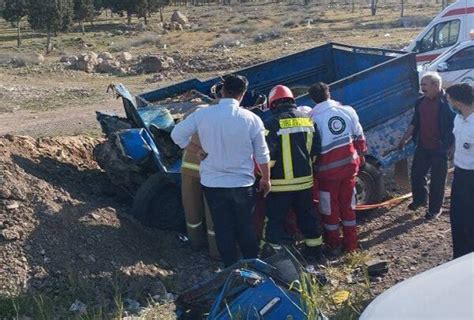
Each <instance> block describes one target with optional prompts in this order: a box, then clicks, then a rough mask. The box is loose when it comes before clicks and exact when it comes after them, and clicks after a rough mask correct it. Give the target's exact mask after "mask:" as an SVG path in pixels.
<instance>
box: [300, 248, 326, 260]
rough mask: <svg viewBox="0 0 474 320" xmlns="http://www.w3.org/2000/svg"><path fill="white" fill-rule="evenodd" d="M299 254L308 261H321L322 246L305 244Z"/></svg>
mask: <svg viewBox="0 0 474 320" xmlns="http://www.w3.org/2000/svg"><path fill="white" fill-rule="evenodd" d="M301 254H302V255H303V257H304V258H305V259H306V261H307V262H309V263H321V262H322V260H323V248H322V246H316V247H308V246H306V245H305V246H304V247H303V250H302V252H301Z"/></svg>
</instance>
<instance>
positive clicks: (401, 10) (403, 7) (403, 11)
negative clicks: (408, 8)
mask: <svg viewBox="0 0 474 320" xmlns="http://www.w3.org/2000/svg"><path fill="white" fill-rule="evenodd" d="M400 4H401V7H400V18H403V14H404V13H405V0H401V3H400Z"/></svg>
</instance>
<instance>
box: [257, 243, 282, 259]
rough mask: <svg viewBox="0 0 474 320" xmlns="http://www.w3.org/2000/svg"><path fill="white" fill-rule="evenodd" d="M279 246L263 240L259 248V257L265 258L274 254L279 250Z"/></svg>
mask: <svg viewBox="0 0 474 320" xmlns="http://www.w3.org/2000/svg"><path fill="white" fill-rule="evenodd" d="M281 248H282V247H281V246H280V245H278V244H273V243H269V242H265V243H264V244H263V246H262V247H261V249H260V259H266V258H269V257H271V256H273V255H274V254H276V253H277V252H278V251H279V250H281Z"/></svg>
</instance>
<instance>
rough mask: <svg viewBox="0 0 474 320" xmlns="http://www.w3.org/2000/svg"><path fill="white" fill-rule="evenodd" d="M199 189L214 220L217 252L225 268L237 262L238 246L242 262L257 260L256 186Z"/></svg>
mask: <svg viewBox="0 0 474 320" xmlns="http://www.w3.org/2000/svg"><path fill="white" fill-rule="evenodd" d="M202 188H203V190H204V195H205V196H206V200H207V203H208V205H209V211H210V212H211V216H212V220H213V221H214V232H215V233H216V242H217V249H218V250H219V253H220V255H221V257H222V260H223V262H224V265H225V266H226V267H228V266H230V265H231V264H233V263H235V262H237V260H238V258H239V253H238V251H237V244H238V245H239V247H240V251H241V252H242V255H243V257H244V258H245V259H250V258H256V257H257V254H258V243H257V234H256V232H255V226H254V213H255V201H256V197H255V187H254V186H251V187H242V188H209V187H205V186H202Z"/></svg>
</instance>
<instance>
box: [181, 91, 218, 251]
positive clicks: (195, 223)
mask: <svg viewBox="0 0 474 320" xmlns="http://www.w3.org/2000/svg"><path fill="white" fill-rule="evenodd" d="M221 89H222V83H218V84H216V85H214V86H213V87H212V88H211V94H212V95H213V96H214V98H215V99H219V98H220V97H221V95H220V92H221ZM205 107H207V105H200V106H197V107H195V108H193V109H191V110H190V111H188V112H187V113H186V114H185V116H184V119H186V118H187V116H189V115H190V114H191V113H193V112H195V111H197V110H199V109H201V108H205ZM191 141H192V142H193V143H194V144H196V145H197V146H200V145H201V142H200V141H199V136H198V135H197V134H195V135H193V137H192V139H191ZM200 162H201V161H200V160H199V157H198V156H197V154H195V153H193V152H186V151H184V153H183V162H182V165H181V198H182V202H183V207H184V214H185V218H186V230H187V233H188V237H189V240H190V242H191V246H192V247H193V248H195V249H199V248H202V247H205V246H206V245H207V246H208V248H209V255H210V256H211V258H214V259H217V258H219V251H218V250H217V245H216V235H215V233H214V224H213V222H212V217H211V214H210V212H209V208H208V206H207V202H206V201H205V198H204V194H203V192H202V188H201V182H200V176H199V164H200ZM206 229H207V230H206ZM206 234H207V240H206Z"/></svg>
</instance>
